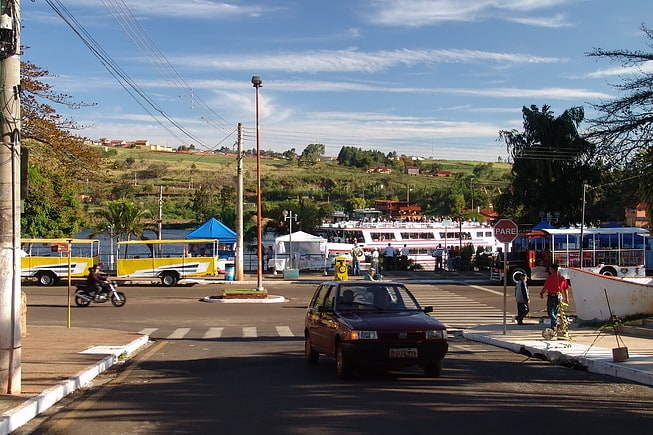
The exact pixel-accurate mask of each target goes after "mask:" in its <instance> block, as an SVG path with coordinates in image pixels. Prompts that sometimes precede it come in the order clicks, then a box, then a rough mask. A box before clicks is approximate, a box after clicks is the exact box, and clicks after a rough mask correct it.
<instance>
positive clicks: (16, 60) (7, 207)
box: [0, 0, 22, 394]
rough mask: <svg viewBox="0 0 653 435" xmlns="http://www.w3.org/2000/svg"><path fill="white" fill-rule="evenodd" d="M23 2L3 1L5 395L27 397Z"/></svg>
mask: <svg viewBox="0 0 653 435" xmlns="http://www.w3.org/2000/svg"><path fill="white" fill-rule="evenodd" d="M19 49H20V0H1V2H0V83H2V90H1V92H0V106H1V107H2V109H1V110H2V113H1V118H0V134H1V137H0V391H1V392H2V393H7V394H18V393H20V392H21V388H22V387H21V363H22V362H21V361H22V360H21V327H20V324H21V316H22V313H21V288H20V255H18V250H19V249H20V210H21V207H20V167H21V166H20V153H19V152H20V128H21V126H20V56H19V54H18V51H19Z"/></svg>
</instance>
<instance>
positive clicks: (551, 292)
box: [540, 263, 569, 331]
mask: <svg viewBox="0 0 653 435" xmlns="http://www.w3.org/2000/svg"><path fill="white" fill-rule="evenodd" d="M548 272H549V276H548V278H547V279H546V281H544V285H543V286H542V291H541V292H540V298H544V293H546V295H547V296H546V313H547V314H548V315H549V319H550V320H551V329H553V330H554V331H557V329H558V310H559V309H560V298H562V300H563V301H569V292H568V289H569V284H568V283H567V280H566V279H565V277H564V276H562V275H560V274H559V273H558V265H557V264H555V263H554V264H552V265H550V266H549V267H548Z"/></svg>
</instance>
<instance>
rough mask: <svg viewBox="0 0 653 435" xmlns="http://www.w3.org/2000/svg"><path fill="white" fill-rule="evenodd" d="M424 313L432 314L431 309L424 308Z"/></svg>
mask: <svg viewBox="0 0 653 435" xmlns="http://www.w3.org/2000/svg"><path fill="white" fill-rule="evenodd" d="M424 312H425V313H432V312H433V307H424Z"/></svg>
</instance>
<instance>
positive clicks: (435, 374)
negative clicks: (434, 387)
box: [424, 360, 442, 378]
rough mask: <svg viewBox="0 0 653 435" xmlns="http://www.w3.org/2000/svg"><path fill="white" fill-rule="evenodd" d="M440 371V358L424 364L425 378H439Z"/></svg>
mask: <svg viewBox="0 0 653 435" xmlns="http://www.w3.org/2000/svg"><path fill="white" fill-rule="evenodd" d="M441 373H442V360H440V361H437V362H435V363H433V364H429V365H425V366H424V376H426V377H427V378H439V377H440V374H441Z"/></svg>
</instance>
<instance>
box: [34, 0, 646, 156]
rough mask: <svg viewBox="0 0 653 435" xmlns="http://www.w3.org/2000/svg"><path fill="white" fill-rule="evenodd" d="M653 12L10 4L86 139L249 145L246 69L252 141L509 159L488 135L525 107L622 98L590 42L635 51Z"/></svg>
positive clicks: (569, 0)
mask: <svg viewBox="0 0 653 435" xmlns="http://www.w3.org/2000/svg"><path fill="white" fill-rule="evenodd" d="M57 11H59V14H58V13H57ZM652 11H653V9H652V8H651V6H650V0H626V1H619V2H616V1H614V0H431V1H428V0H387V1H385V0H384V1H381V0H328V1H323V0H260V1H256V0H254V1H245V0H243V1H235V0H234V1H217V0H183V1H174V2H171V1H167V0H165V1H164V0H22V1H21V20H22V31H21V44H22V45H23V46H24V47H25V50H24V52H23V55H22V60H26V61H29V62H32V63H34V64H36V65H38V66H39V67H41V68H44V69H47V70H48V71H49V72H50V74H51V77H50V78H48V79H47V80H46V81H47V82H48V83H49V84H51V85H52V86H53V87H54V90H55V91H57V92H60V93H65V94H68V95H71V96H72V97H73V98H74V99H75V100H76V101H81V102H84V103H87V104H88V106H85V107H82V108H79V109H68V108H65V107H60V106H59V107H57V110H58V112H59V113H61V114H62V115H64V116H67V117H70V118H72V119H74V120H75V121H76V122H77V123H78V124H79V125H80V126H84V127H85V128H84V129H83V130H81V131H79V132H77V134H79V135H81V136H84V137H88V138H90V139H100V138H109V139H123V140H127V141H132V140H139V139H147V140H149V141H150V143H154V144H159V145H165V146H171V147H174V148H177V147H178V146H180V145H186V146H188V145H194V146H195V147H196V148H197V149H200V150H213V149H218V148H221V147H223V146H226V147H230V148H234V149H235V143H236V138H237V136H236V130H237V124H238V123H242V124H243V126H244V132H245V134H244V137H245V142H244V148H245V149H247V150H249V149H255V148H256V146H257V138H256V124H257V116H256V89H255V88H254V87H253V86H252V83H251V78H252V76H260V77H261V79H262V81H263V84H262V87H260V88H259V89H258V108H259V110H258V124H259V127H260V129H259V132H260V135H259V145H260V148H261V150H274V151H278V152H283V151H286V150H290V149H293V148H294V149H295V151H296V152H297V153H301V152H302V151H303V150H304V148H305V147H306V146H307V145H309V144H314V143H318V144H324V145H325V154H326V155H327V156H337V155H338V152H339V151H340V149H341V148H342V147H343V146H351V147H357V148H361V149H364V150H378V151H381V152H383V153H384V154H387V153H389V152H393V151H394V152H397V153H398V154H405V155H409V156H416V157H423V158H434V159H445V160H452V159H456V160H471V161H486V162H492V161H497V160H498V159H499V158H501V159H506V158H507V157H508V153H507V151H506V146H505V144H504V143H503V142H501V141H499V139H498V136H499V134H498V133H499V131H500V130H512V129H516V130H518V131H522V130H523V119H522V107H523V106H530V105H533V104H534V105H537V106H538V107H542V106H543V105H548V106H550V107H551V110H552V111H553V112H554V114H555V115H560V114H562V112H564V110H566V109H568V108H570V107H576V106H583V107H584V108H585V115H586V119H591V118H592V117H593V116H595V115H596V113H595V112H593V110H592V108H591V103H598V102H600V101H602V100H606V99H610V98H615V97H617V96H619V93H618V92H617V91H616V90H615V89H614V87H613V86H612V85H614V84H618V83H620V81H621V79H622V78H623V77H624V74H628V71H624V70H623V69H622V68H621V65H619V64H614V63H611V62H609V61H608V60H607V59H603V60H601V59H597V58H591V57H588V56H587V53H589V52H591V51H593V50H595V49H597V48H601V49H608V50H611V49H627V50H633V51H634V50H642V51H645V52H650V49H651V47H648V46H647V45H646V42H647V40H646V38H645V35H644V33H643V32H642V31H641V29H640V27H641V25H642V24H644V25H646V26H647V27H653V22H650V21H653V20H650V17H649V16H648V15H649V14H651V12H652ZM61 15H63V16H64V17H65V20H64V19H63V18H62V17H61ZM66 21H67V22H69V23H71V24H72V27H73V28H71V25H69V24H67V23H66ZM647 21H649V22H647ZM80 35H81V37H80ZM89 47H91V48H89ZM94 53H95V54H94ZM652 64H653V62H652ZM647 67H648V66H647ZM650 70H653V66H651V67H650ZM581 128H582V126H581Z"/></svg>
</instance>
